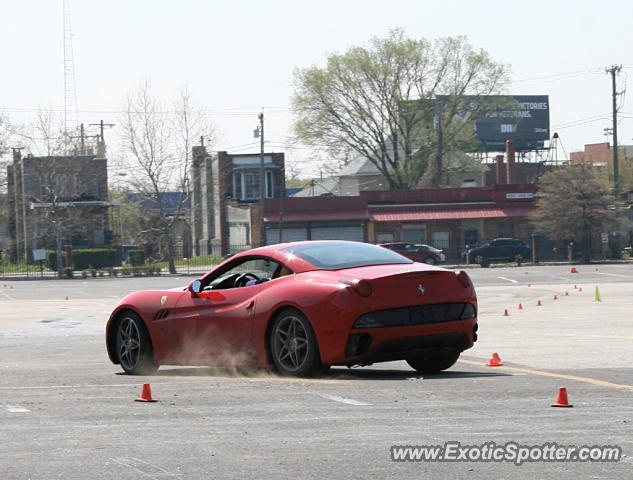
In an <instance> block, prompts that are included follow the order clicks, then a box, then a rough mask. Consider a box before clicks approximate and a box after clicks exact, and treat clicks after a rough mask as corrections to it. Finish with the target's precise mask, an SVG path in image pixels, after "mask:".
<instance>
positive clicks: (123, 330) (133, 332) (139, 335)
mask: <svg viewBox="0 0 633 480" xmlns="http://www.w3.org/2000/svg"><path fill="white" fill-rule="evenodd" d="M116 351H117V355H118V357H119V363H120V364H121V368H123V370H124V371H125V373H127V374H129V375H148V374H151V373H154V372H155V371H156V370H157V369H158V364H157V363H156V361H155V360H154V349H153V347H152V341H151V339H150V337H149V333H148V331H147V328H146V327H145V324H144V323H143V320H141V318H140V317H139V316H138V315H136V314H135V313H133V312H125V313H124V314H123V315H122V317H121V318H120V320H119V323H118V326H117V330H116Z"/></svg>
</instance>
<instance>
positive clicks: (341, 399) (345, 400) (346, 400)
mask: <svg viewBox="0 0 633 480" xmlns="http://www.w3.org/2000/svg"><path fill="white" fill-rule="evenodd" d="M317 395H318V396H319V397H323V398H327V399H328V400H333V401H335V402H340V403H345V404H347V405H355V406H357V407H358V406H367V405H371V403H365V402H359V401H358V400H354V399H353V398H344V397H339V396H336V395H327V394H325V393H317Z"/></svg>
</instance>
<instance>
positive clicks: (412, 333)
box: [321, 318, 477, 365]
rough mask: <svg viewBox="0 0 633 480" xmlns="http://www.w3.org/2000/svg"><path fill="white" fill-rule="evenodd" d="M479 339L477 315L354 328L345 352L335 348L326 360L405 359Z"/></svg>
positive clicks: (465, 346)
mask: <svg viewBox="0 0 633 480" xmlns="http://www.w3.org/2000/svg"><path fill="white" fill-rule="evenodd" d="M476 339H477V319H476V318H470V319H467V320H458V321H453V322H445V323H441V324H434V325H418V326H411V327H390V328H389V327H387V328H366V329H352V330H351V331H350V332H349V335H348V336H347V338H346V344H345V351H344V352H340V353H339V352H337V353H336V354H333V353H334V352H331V353H330V354H329V355H328V354H326V355H324V354H323V353H324V352H322V355H321V357H322V360H323V362H324V363H327V364H329V365H358V364H361V365H362V364H369V363H377V362H389V361H394V360H405V359H406V358H408V357H411V356H414V355H415V354H417V353H421V352H423V351H428V350H436V349H443V348H447V349H448V348H450V349H456V350H459V351H460V352H461V351H464V350H467V349H469V348H471V347H472V346H473V345H474V343H475V341H476Z"/></svg>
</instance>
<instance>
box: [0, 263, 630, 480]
mask: <svg viewBox="0 0 633 480" xmlns="http://www.w3.org/2000/svg"><path fill="white" fill-rule="evenodd" d="M577 268H578V270H579V273H577V274H572V273H570V268H569V266H555V267H531V266H527V267H520V268H519V267H514V268H491V269H473V270H469V273H470V274H471V277H472V278H473V281H474V282H475V285H476V287H477V292H478V296H479V301H480V311H479V324H480V331H479V334H480V339H479V341H478V342H477V344H476V346H475V347H474V348H472V349H471V350H468V351H466V352H464V354H463V355H462V357H461V359H460V361H459V362H458V363H457V364H456V365H455V366H454V367H452V368H451V369H450V370H448V371H446V372H444V373H442V374H439V375H431V376H421V375H419V374H417V373H416V372H414V371H412V370H411V369H410V368H409V367H408V366H407V365H406V363H404V362H393V363H386V364H379V365H373V366H370V367H364V368H354V369H347V368H334V369H332V371H331V373H330V374H328V375H327V376H325V377H323V378H318V379H291V378H281V377H277V376H275V375H272V374H269V373H267V372H262V371H247V372H243V371H235V370H231V369H218V368H207V367H205V368H179V367H171V368H161V370H159V372H158V374H157V375H154V376H150V377H130V376H126V375H123V374H122V373H121V370H120V368H119V367H118V366H115V365H112V364H111V363H110V362H109V360H108V358H107V354H106V352H105V348H104V342H103V328H104V325H105V321H106V319H107V317H108V315H109V312H110V310H111V309H112V307H113V306H114V305H115V304H116V303H117V301H118V299H119V298H121V297H122V296H123V295H124V294H125V293H127V292H129V291H132V290H138V289H148V288H161V287H169V288H171V287H175V286H179V285H184V284H186V283H187V282H188V281H190V280H191V278H187V277H169V278H164V277H161V278H147V279H112V280H110V279H89V280H67V281H40V282H35V281H32V282H31V281H29V282H9V281H0V370H1V376H0V378H1V381H0V439H1V441H0V463H1V465H2V478H7V479H50V478H73V479H74V478H77V479H83V478H117V479H127V478H130V479H131V478H150V479H168V478H169V479H171V478H177V479H190V478H195V479H197V478H275V479H278V478H298V479H302V478H315V479H316V478H319V479H321V478H359V479H360V478H363V479H364V478H486V479H490V478H546V479H550V478H551V479H560V478H568V477H571V476H576V477H578V478H609V479H613V478H615V479H629V478H631V472H632V471H633V440H632V439H633V428H632V423H633V375H632V374H633V369H632V367H631V365H632V364H633V353H632V351H633V348H632V347H633V319H632V317H633V315H632V312H633V295H632V294H631V291H632V287H633V265H630V264H620V265H599V266H597V267H596V266H593V265H592V266H583V265H579V266H577ZM575 287H576V288H575ZM596 287H598V294H599V298H600V301H596V299H597V297H596ZM581 289H582V291H581ZM554 296H556V299H554ZM66 297H68V300H66ZM539 301H540V303H541V305H540V306H538V303H539ZM519 304H521V307H522V308H519ZM506 310H507V313H508V315H505V313H506ZM494 352H496V353H498V354H499V356H500V358H501V360H502V362H503V366H501V367H488V366H486V363H487V362H488V361H489V360H490V358H491V355H492V353H494ZM145 382H149V383H150V384H151V388H152V394H153V397H154V398H155V399H156V400H158V401H157V402H155V403H139V402H135V401H134V399H135V398H137V397H138V396H139V395H140V393H141V387H142V384H143V383H145ZM561 386H564V387H566V389H567V392H568V395H569V402H570V403H571V404H573V408H552V407H551V406H550V405H551V404H552V403H554V402H555V401H556V399H557V393H558V389H559V387H561ZM445 442H460V444H461V445H483V444H486V443H490V442H494V444H496V445H503V444H505V443H507V442H516V443H518V444H521V445H525V446H535V445H543V444H546V443H556V444H558V445H561V446H574V445H575V446H582V445H588V446H596V445H598V446H602V445H611V446H619V447H620V448H621V449H622V452H623V454H624V456H623V458H622V459H621V460H620V461H618V462H610V463H603V462H578V463H568V462H542V461H541V462H528V463H525V464H523V465H520V466H517V465H515V464H513V463H511V462H505V463H494V462H474V461H471V462H428V461H427V462H408V461H407V462H394V461H392V460H391V453H390V447H391V446H392V445H442V444H444V443H445Z"/></svg>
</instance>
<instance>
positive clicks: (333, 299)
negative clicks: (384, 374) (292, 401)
mask: <svg viewBox="0 0 633 480" xmlns="http://www.w3.org/2000/svg"><path fill="white" fill-rule="evenodd" d="M476 340H477V297H476V294H475V288H474V286H473V284H472V282H471V281H470V278H469V277H468V274H466V272H464V271H463V270H462V271H453V270H446V269H444V268H440V267H436V266H431V265H423V264H420V263H414V262H413V261H411V260H409V259H408V258H405V257H403V256H402V255H398V254H396V253H394V252H392V251H390V250H388V249H386V248H381V247H378V246H376V245H370V244H367V243H359V242H345V241H306V242H295V243H286V244H279V245H270V246H267V247H261V248H256V249H254V250H248V251H245V252H241V253H238V254H236V255H234V256H233V257H231V258H229V259H228V260H225V261H224V262H222V263H221V264H220V265H218V266H217V267H216V268H214V269H213V270H211V271H210V272H209V273H207V274H206V275H204V276H202V277H200V278H198V279H196V280H193V281H192V282H191V283H190V284H189V285H188V286H184V287H182V286H181V287H179V288H173V289H169V290H153V291H141V292H136V293H132V294H130V295H128V296H127V297H125V298H124V299H123V300H121V302H120V303H119V304H118V305H117V307H116V308H115V309H114V311H113V312H112V314H111V315H110V319H109V320H108V322H107V325H106V347H107V351H108V355H109V357H110V360H111V361H112V362H113V363H115V364H120V365H121V367H122V368H123V370H124V371H125V372H126V373H128V374H148V373H152V372H153V371H155V370H156V369H157V368H158V367H159V366H160V365H244V366H259V367H272V368H275V369H276V370H277V371H278V372H280V373H281V374H283V375H294V376H306V375H312V374H318V373H319V372H323V371H325V370H326V369H327V368H328V367H329V366H330V365H346V366H353V365H370V364H371V363H377V362H387V361H393V360H406V361H407V362H408V363H409V365H411V367H413V368H414V369H416V370H418V371H421V372H434V371H439V370H444V369H446V368H449V367H450V366H452V365H453V364H454V363H455V362H456V361H457V359H458V358H459V355H460V353H461V352H462V351H464V350H466V349H468V348H470V347H472V346H473V344H474V342H475V341H476Z"/></svg>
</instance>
